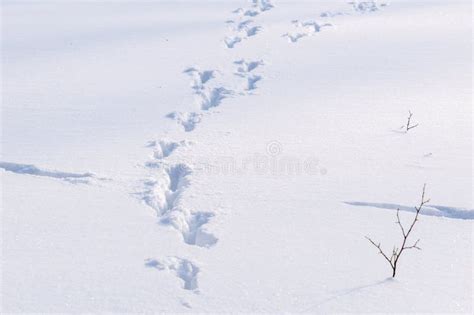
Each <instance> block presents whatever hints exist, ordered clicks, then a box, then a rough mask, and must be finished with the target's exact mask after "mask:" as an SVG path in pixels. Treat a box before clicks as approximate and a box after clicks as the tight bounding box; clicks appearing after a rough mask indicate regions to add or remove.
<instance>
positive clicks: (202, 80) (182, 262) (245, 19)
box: [139, 0, 386, 307]
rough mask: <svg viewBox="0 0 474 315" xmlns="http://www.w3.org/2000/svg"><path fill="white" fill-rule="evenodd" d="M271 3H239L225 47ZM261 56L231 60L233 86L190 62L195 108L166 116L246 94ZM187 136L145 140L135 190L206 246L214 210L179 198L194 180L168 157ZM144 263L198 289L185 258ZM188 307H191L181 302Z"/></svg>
mask: <svg viewBox="0 0 474 315" xmlns="http://www.w3.org/2000/svg"><path fill="white" fill-rule="evenodd" d="M349 5H350V6H351V9H352V10H353V11H356V12H358V13H367V12H374V11H377V10H379V9H380V8H381V7H384V6H386V4H377V3H376V2H375V1H353V2H350V3H349ZM273 8H274V6H273V4H272V3H271V2H270V1H269V0H252V1H251V3H250V5H249V7H247V8H238V9H236V10H234V11H232V14H233V16H234V18H233V19H230V20H227V21H226V22H225V23H226V24H227V25H228V26H229V29H230V32H231V33H230V34H229V35H228V36H226V37H225V38H224V40H223V42H224V44H225V45H224V47H225V48H226V49H233V48H234V47H236V45H240V44H242V43H243V42H244V41H245V40H247V39H249V38H251V37H254V36H256V35H257V34H258V33H259V32H261V31H262V29H263V27H262V26H260V25H256V24H255V19H257V17H258V16H259V15H260V14H262V13H265V12H267V11H270V10H271V9H273ZM347 14H349V13H348V12H329V11H328V12H323V13H321V14H320V17H321V18H322V19H323V20H324V19H325V18H332V17H335V16H339V15H347ZM292 25H293V27H294V31H292V32H288V33H286V34H284V35H283V37H287V38H288V41H289V42H290V43H295V42H297V41H298V40H299V39H301V38H303V37H307V36H311V35H312V34H314V33H318V32H320V31H321V30H323V29H325V28H327V27H331V26H332V24H331V23H328V22H322V23H319V22H315V21H304V22H300V21H298V20H294V21H292ZM264 65H265V62H264V61H263V60H261V59H255V60H246V59H239V60H234V61H233V67H234V72H233V75H235V76H237V77H238V78H240V80H241V82H242V85H241V88H240V89H238V90H233V89H231V88H229V87H226V86H224V85H225V84H221V83H219V81H218V80H217V79H216V78H217V77H219V76H221V75H222V74H221V73H220V72H219V71H217V70H212V69H200V68H198V67H190V68H187V69H185V70H184V71H183V74H184V75H186V76H188V77H189V78H190V79H191V89H192V93H193V94H194V96H195V102H196V104H195V107H196V108H197V109H196V110H194V111H190V112H179V111H175V112H172V113H169V114H168V115H167V116H166V117H168V118H170V119H173V120H175V121H176V123H177V124H178V125H179V126H181V127H182V128H183V130H184V131H185V132H192V131H194V130H195V129H196V127H197V126H198V125H199V124H200V123H201V122H202V121H203V118H204V117H205V116H206V115H211V114H213V113H216V112H215V111H214V110H213V109H215V108H217V107H219V106H220V105H222V103H223V102H224V101H225V99H227V98H229V97H236V96H239V95H251V94H252V91H254V90H255V89H257V87H258V82H259V81H261V80H262V79H263V78H262V75H261V72H260V71H259V70H260V69H261V67H262V66H264ZM191 145H193V143H192V142H190V141H186V140H182V141H172V140H159V141H150V142H149V143H148V144H147V147H149V148H150V149H151V150H152V155H151V158H150V160H149V161H147V162H146V163H145V168H146V169H147V170H148V171H149V178H147V179H146V180H144V181H142V183H141V187H142V189H141V191H140V193H139V196H140V198H141V200H142V201H143V202H144V203H145V204H146V205H148V206H149V207H151V208H152V209H154V210H155V211H156V214H157V217H158V219H159V222H160V223H161V224H163V225H165V226H168V227H170V228H172V229H174V230H176V231H177V232H178V234H179V235H180V237H181V239H182V241H183V242H184V243H186V244H188V245H190V246H197V247H201V248H207V249H209V248H211V247H213V246H215V245H216V244H217V243H218V240H219V239H218V238H217V237H216V235H214V234H213V233H212V231H210V230H209V229H208V227H207V224H208V223H209V222H210V220H212V218H213V217H214V216H215V215H216V213H215V212H212V211H201V210H196V209H193V208H192V207H189V206H187V205H186V204H185V203H184V201H183V200H184V199H185V198H184V196H185V195H186V193H187V191H188V188H189V187H190V186H191V185H192V183H193V178H192V177H193V168H192V166H191V165H188V164H187V163H168V161H167V160H168V157H170V156H171V155H172V154H173V153H174V152H176V151H177V150H186V148H188V147H190V146H191ZM145 266H146V267H149V268H153V269H157V270H160V271H163V270H165V271H168V272H170V273H172V274H174V275H175V276H176V277H178V278H179V279H180V280H181V282H182V287H183V289H185V290H190V291H192V292H194V293H199V282H198V276H199V273H200V268H199V267H198V265H197V264H196V263H195V262H193V261H192V259H189V258H183V257H164V258H161V259H156V258H148V259H146V260H145ZM186 306H187V307H190V306H189V305H188V304H186Z"/></svg>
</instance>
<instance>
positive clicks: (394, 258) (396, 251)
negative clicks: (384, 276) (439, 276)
mask: <svg viewBox="0 0 474 315" xmlns="http://www.w3.org/2000/svg"><path fill="white" fill-rule="evenodd" d="M425 189H426V184H425V185H423V193H422V195H421V201H420V204H419V205H418V206H416V207H415V211H416V212H415V217H414V219H413V221H412V222H411V224H410V226H409V227H408V229H407V228H405V227H404V226H403V224H402V222H401V221H400V209H397V221H396V222H395V223H396V224H397V225H398V226H399V227H400V230H401V232H402V236H403V240H402V244H401V245H400V247H394V248H393V250H392V254H391V255H390V257H389V256H388V255H387V254H385V252H384V251H383V250H382V247H381V246H380V243H376V242H375V241H373V240H372V239H371V238H370V237H368V236H366V237H365V238H366V239H368V240H369V241H370V243H371V244H372V245H374V246H375V247H377V249H378V250H379V254H381V255H382V256H383V258H384V259H385V260H386V261H387V262H388V263H389V264H390V267H391V268H392V277H395V274H396V273H397V265H398V262H399V260H400V256H401V255H402V253H403V251H404V250H406V249H418V250H421V248H420V247H418V243H419V241H420V240H419V239H418V240H417V241H416V242H415V243H413V244H412V245H408V238H409V236H410V233H411V232H412V231H413V227H414V226H415V224H416V222H418V216H419V214H420V211H421V209H422V208H423V206H424V205H425V204H427V203H428V202H429V201H430V200H429V199H425Z"/></svg>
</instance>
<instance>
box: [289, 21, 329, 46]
mask: <svg viewBox="0 0 474 315" xmlns="http://www.w3.org/2000/svg"><path fill="white" fill-rule="evenodd" d="M292 23H293V25H294V26H295V28H296V31H295V32H293V33H286V34H284V35H283V37H288V41H289V42H290V43H295V42H297V41H298V40H299V39H301V38H303V37H306V36H312V35H313V34H315V33H319V32H321V30H322V29H323V28H324V27H327V26H332V24H330V23H324V24H319V23H317V22H314V21H307V22H300V21H298V20H294V21H292Z"/></svg>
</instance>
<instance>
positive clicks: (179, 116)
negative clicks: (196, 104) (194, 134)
mask: <svg viewBox="0 0 474 315" xmlns="http://www.w3.org/2000/svg"><path fill="white" fill-rule="evenodd" d="M166 117H167V118H171V119H174V120H176V122H177V123H178V124H180V125H181V126H183V127H184V131H186V132H190V131H193V130H194V128H196V125H197V124H199V123H200V122H201V119H202V114H199V113H194V112H192V113H189V112H172V113H169V114H168V115H166Z"/></svg>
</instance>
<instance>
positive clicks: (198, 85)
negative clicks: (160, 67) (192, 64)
mask: <svg viewBox="0 0 474 315" xmlns="http://www.w3.org/2000/svg"><path fill="white" fill-rule="evenodd" d="M184 73H187V74H189V75H190V76H192V77H193V79H194V82H193V85H192V88H193V89H194V90H201V89H203V88H204V84H206V83H207V82H208V81H209V80H211V79H212V78H214V76H215V71H214V70H204V71H199V70H198V69H196V68H188V69H186V70H184Z"/></svg>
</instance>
